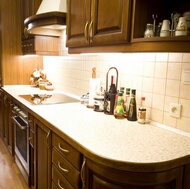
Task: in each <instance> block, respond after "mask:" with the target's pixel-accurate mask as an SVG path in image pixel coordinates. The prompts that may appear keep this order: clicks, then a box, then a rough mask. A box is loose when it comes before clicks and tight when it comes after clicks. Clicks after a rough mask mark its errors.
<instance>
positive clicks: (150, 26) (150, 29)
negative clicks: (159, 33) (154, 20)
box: [144, 24, 154, 38]
mask: <svg viewBox="0 0 190 189" xmlns="http://www.w3.org/2000/svg"><path fill="white" fill-rule="evenodd" d="M144 37H145V38H147V37H154V32H153V24H147V25H146V30H145V32H144Z"/></svg>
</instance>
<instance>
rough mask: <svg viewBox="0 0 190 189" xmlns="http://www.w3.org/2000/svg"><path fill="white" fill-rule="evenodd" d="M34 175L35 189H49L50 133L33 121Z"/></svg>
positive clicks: (36, 121) (43, 126)
mask: <svg viewBox="0 0 190 189" xmlns="http://www.w3.org/2000/svg"><path fill="white" fill-rule="evenodd" d="M34 127H35V135H34V161H35V168H34V175H35V178H34V180H35V188H36V189H42V188H44V189H45V188H46V189H50V184H51V131H50V130H49V129H48V128H47V127H46V126H45V125H44V124H42V123H41V122H40V121H38V120H37V119H34Z"/></svg>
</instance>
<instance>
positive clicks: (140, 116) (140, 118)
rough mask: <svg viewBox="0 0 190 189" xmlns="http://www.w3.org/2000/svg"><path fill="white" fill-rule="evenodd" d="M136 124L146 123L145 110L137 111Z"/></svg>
mask: <svg viewBox="0 0 190 189" xmlns="http://www.w3.org/2000/svg"><path fill="white" fill-rule="evenodd" d="M138 122H139V123H145V122H146V109H145V110H139V113H138Z"/></svg>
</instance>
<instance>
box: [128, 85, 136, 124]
mask: <svg viewBox="0 0 190 189" xmlns="http://www.w3.org/2000/svg"><path fill="white" fill-rule="evenodd" d="M135 95H136V90H135V89H132V90H131V100H130V103H129V110H128V115H127V119H128V120H129V121H137V105H136V98H135Z"/></svg>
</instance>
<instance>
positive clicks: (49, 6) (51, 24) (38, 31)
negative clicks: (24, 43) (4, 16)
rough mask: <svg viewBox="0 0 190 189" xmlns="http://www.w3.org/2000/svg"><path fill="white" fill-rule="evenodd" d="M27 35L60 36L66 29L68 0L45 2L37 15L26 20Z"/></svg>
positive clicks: (45, 0) (47, 0)
mask: <svg viewBox="0 0 190 189" xmlns="http://www.w3.org/2000/svg"><path fill="white" fill-rule="evenodd" d="M24 25H25V31H24V32H25V34H26V35H27V34H34V35H47V36H60V35H61V31H62V30H63V29H64V28H65V27H66V0H56V1H55V0H43V1H42V3H41V5H40V7H39V9H38V11H37V13H36V15H33V16H30V17H28V18H26V19H25V21H24Z"/></svg>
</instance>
